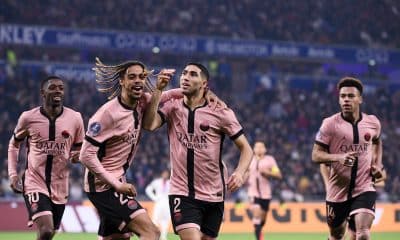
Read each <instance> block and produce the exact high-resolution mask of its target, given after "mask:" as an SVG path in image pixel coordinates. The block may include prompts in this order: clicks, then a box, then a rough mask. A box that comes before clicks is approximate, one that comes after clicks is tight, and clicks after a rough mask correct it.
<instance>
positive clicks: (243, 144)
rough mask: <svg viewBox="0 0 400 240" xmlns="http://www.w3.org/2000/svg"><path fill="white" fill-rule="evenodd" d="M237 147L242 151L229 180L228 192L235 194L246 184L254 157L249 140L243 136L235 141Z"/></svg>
mask: <svg viewBox="0 0 400 240" xmlns="http://www.w3.org/2000/svg"><path fill="white" fill-rule="evenodd" d="M234 142H235V145H236V147H237V148H239V150H240V158H239V163H238V165H237V167H236V169H235V171H234V172H233V173H232V175H231V176H230V177H229V179H228V191H230V192H234V191H236V190H238V189H239V188H240V187H241V186H242V185H243V183H244V180H245V175H246V171H247V170H248V168H249V166H250V162H251V158H252V157H253V150H252V149H251V146H250V144H249V142H248V141H247V138H246V137H245V136H244V135H243V134H242V135H241V136H240V137H238V138H236V139H235V141H234Z"/></svg>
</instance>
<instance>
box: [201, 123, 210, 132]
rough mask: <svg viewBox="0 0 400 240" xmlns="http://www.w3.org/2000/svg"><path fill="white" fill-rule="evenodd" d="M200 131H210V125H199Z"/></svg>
mask: <svg viewBox="0 0 400 240" xmlns="http://www.w3.org/2000/svg"><path fill="white" fill-rule="evenodd" d="M200 129H201V130H202V131H204V132H205V131H208V129H210V125H209V124H208V123H201V124H200Z"/></svg>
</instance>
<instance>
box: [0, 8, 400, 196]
mask: <svg viewBox="0 0 400 240" xmlns="http://www.w3.org/2000/svg"><path fill="white" fill-rule="evenodd" d="M78 6H79V7H78ZM0 23H11V24H28V25H46V26H48V25H51V26H57V27H70V28H91V29H93V28H97V29H109V30H127V31H134V32H164V33H178V34H185V35H199V36H216V37H228V38H233V39H265V40H279V41H287V42H306V43H320V44H342V45H347V46H348V45H364V46H368V47H387V48H400V45H399V44H400V31H398V29H400V1H396V0H382V1H375V0H354V1H351V2H349V1H345V0H338V1H328V0H316V1H310V0H307V1H296V0H288V1H260V0H231V1H219V0H218V1H213V0H207V1H200V0H193V1H184V0H164V1H156V0H148V1H138V0H134V1H131V0H115V1H95V2H94V1H89V0H68V1H67V0H57V1H56V0H40V1H13V0H2V1H1V4H0ZM95 57H100V58H101V59H102V60H103V61H104V62H105V63H118V62H122V61H125V60H128V59H129V60H132V59H139V60H141V61H142V62H144V63H146V65H148V66H150V68H151V69H152V68H153V67H154V68H159V67H174V68H177V69H178V72H179V67H182V65H183V64H184V63H186V62H189V61H201V62H203V63H204V64H205V65H207V66H208V68H209V70H210V73H211V81H210V87H211V89H212V90H213V91H214V92H216V94H217V95H218V96H219V97H220V98H221V99H222V100H224V101H225V102H226V103H227V104H228V106H229V107H231V108H232V109H234V111H235V112H236V114H237V117H238V119H239V120H240V122H241V123H242V125H243V127H244V130H245V133H246V135H247V137H248V138H249V140H250V142H251V143H253V142H254V141H255V140H263V141H265V143H266V145H267V147H268V151H269V153H270V154H272V155H274V156H275V158H276V159H277V162H278V165H279V166H280V168H281V170H282V173H283V176H284V178H283V180H282V181H274V182H273V185H274V188H273V191H274V198H279V199H280V200H285V201H306V200H322V199H324V194H325V191H324V186H323V181H322V178H321V176H320V174H319V166H317V165H315V164H313V163H312V161H311V149H312V146H313V143H314V138H315V134H316V132H317V131H318V128H319V126H320V124H321V122H322V119H323V118H325V117H327V116H330V115H332V114H333V113H336V112H338V111H339V107H338V101H337V99H338V96H337V92H336V89H335V83H336V81H338V80H339V79H340V78H341V77H343V76H345V75H352V76H357V77H359V78H361V80H363V81H371V82H372V83H373V84H372V85H373V87H368V88H366V91H365V96H364V104H363V107H362V110H363V111H365V112H367V113H371V114H375V115H376V116H377V117H378V118H379V119H380V120H381V123H382V136H381V137H382V140H383V143H384V153H383V161H384V164H385V166H386V169H387V171H388V179H387V181H386V184H385V186H384V188H380V189H379V190H378V191H379V193H380V194H379V198H380V200H384V201H400V176H399V174H398V173H399V172H400V161H399V159H398V156H400V142H399V141H397V139H399V137H400V84H398V86H399V87H398V88H393V87H390V86H392V85H390V84H391V83H394V82H398V79H399V77H400V71H399V66H393V65H377V64H376V63H375V62H374V61H373V62H369V63H368V64H356V63H354V64H350V63H339V62H325V63H323V62H316V61H299V60H294V59H262V60H260V59H256V58H247V59H237V58H223V57H219V58H217V57H210V56H200V55H196V56H178V55H174V54H164V53H161V54H152V53H139V52H133V50H132V51H112V50H111V49H109V50H107V49H73V48H68V49H66V48H57V47H52V48H46V47H43V46H34V47H32V46H20V45H6V44H2V45H0V95H1V98H0V122H1V123H2V124H0V170H1V175H0V180H1V184H0V197H2V198H15V197H16V195H14V194H13V193H12V192H11V190H10V188H9V182H8V174H7V147H8V141H9V139H10V137H11V135H12V132H13V130H14V127H15V125H16V122H17V119H18V116H19V115H20V114H21V113H22V111H25V110H28V109H30V108H33V107H35V106H37V105H39V104H40V101H41V99H40V96H39V83H40V80H41V79H43V78H44V77H45V76H46V75H47V73H46V72H45V69H43V71H41V70H39V71H37V69H36V70H34V69H29V68H24V67H22V66H21V65H20V64H19V62H20V61H21V60H24V61H26V60H28V61H40V62H46V63H48V64H51V63H54V62H65V63H77V64H80V63H93V62H94V58H95ZM1 64H2V65H1ZM3 66H4V67H3ZM292 76H298V77H302V79H305V81H303V82H301V80H298V81H293V80H290V79H291V77H292ZM326 77H328V78H330V79H331V81H330V82H326V81H325V80H326ZM93 78H94V74H93ZM321 78H324V81H322V80H321ZM318 79H319V80H318ZM172 84H173V85H174V86H175V87H176V86H177V80H176V79H175V80H174V81H173V83H172ZM105 101H106V96H104V95H101V94H99V93H98V92H97V91H96V86H95V83H94V80H93V81H78V80H76V79H72V80H71V79H68V81H67V92H66V102H65V105H66V106H69V107H72V108H73V109H75V110H77V111H79V112H81V113H82V115H83V117H84V121H85V124H87V121H88V118H89V117H90V116H91V115H92V114H93V113H94V112H95V111H96V110H97V108H98V107H99V106H100V105H101V104H102V103H104V102H105ZM163 131H166V129H165V128H162V129H160V130H158V131H157V132H155V133H148V132H144V134H143V137H142V139H141V142H140V144H139V150H138V152H137V155H136V158H135V160H134V163H133V166H132V167H131V168H130V170H129V172H128V179H129V180H130V181H132V182H133V183H134V184H135V186H136V188H137V189H138V192H139V197H144V188H145V186H146V184H148V183H149V182H150V181H151V180H152V179H153V178H155V177H156V176H158V174H159V173H160V172H161V171H162V170H164V169H166V168H168V167H169V147H168V139H167V137H165V136H166V133H165V132H163ZM21 157H22V158H21V163H20V166H21V167H23V166H24V161H25V158H24V155H23V154H22V156H21ZM238 158H239V156H238V151H237V149H236V147H235V146H234V144H233V143H232V142H231V141H230V140H225V148H224V153H223V160H224V161H225V163H226V164H227V167H228V169H229V171H230V172H232V170H233V167H234V166H235V165H236V163H237V160H238ZM70 167H71V185H70V186H71V188H70V191H71V194H70V198H71V199H72V200H76V201H79V200H82V199H83V198H85V195H84V194H83V192H82V178H83V176H82V173H83V171H82V166H81V165H80V164H75V165H71V166H70ZM243 189H244V188H243ZM242 192H243V190H242ZM244 195H245V194H244ZM230 198H233V199H237V198H242V194H241V192H240V191H239V193H237V194H235V195H233V196H230Z"/></svg>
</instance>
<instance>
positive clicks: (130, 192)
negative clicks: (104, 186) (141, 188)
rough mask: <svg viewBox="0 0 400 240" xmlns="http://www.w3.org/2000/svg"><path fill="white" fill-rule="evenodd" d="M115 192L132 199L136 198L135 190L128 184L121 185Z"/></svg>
mask: <svg viewBox="0 0 400 240" xmlns="http://www.w3.org/2000/svg"><path fill="white" fill-rule="evenodd" d="M115 190H116V191H117V192H119V193H123V194H126V195H128V196H132V197H136V195H137V192H136V188H135V187H134V186H133V185H132V184H130V183H122V184H120V185H119V186H117V187H116V189H115Z"/></svg>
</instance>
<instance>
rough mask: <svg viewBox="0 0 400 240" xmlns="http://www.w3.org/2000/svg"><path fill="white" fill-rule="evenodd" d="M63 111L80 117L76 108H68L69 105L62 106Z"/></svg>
mask: <svg viewBox="0 0 400 240" xmlns="http://www.w3.org/2000/svg"><path fill="white" fill-rule="evenodd" d="M63 111H64V112H65V113H66V114H68V115H72V116H75V117H78V118H81V113H80V112H78V111H76V110H74V109H72V108H70V107H66V106H64V110H63Z"/></svg>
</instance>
